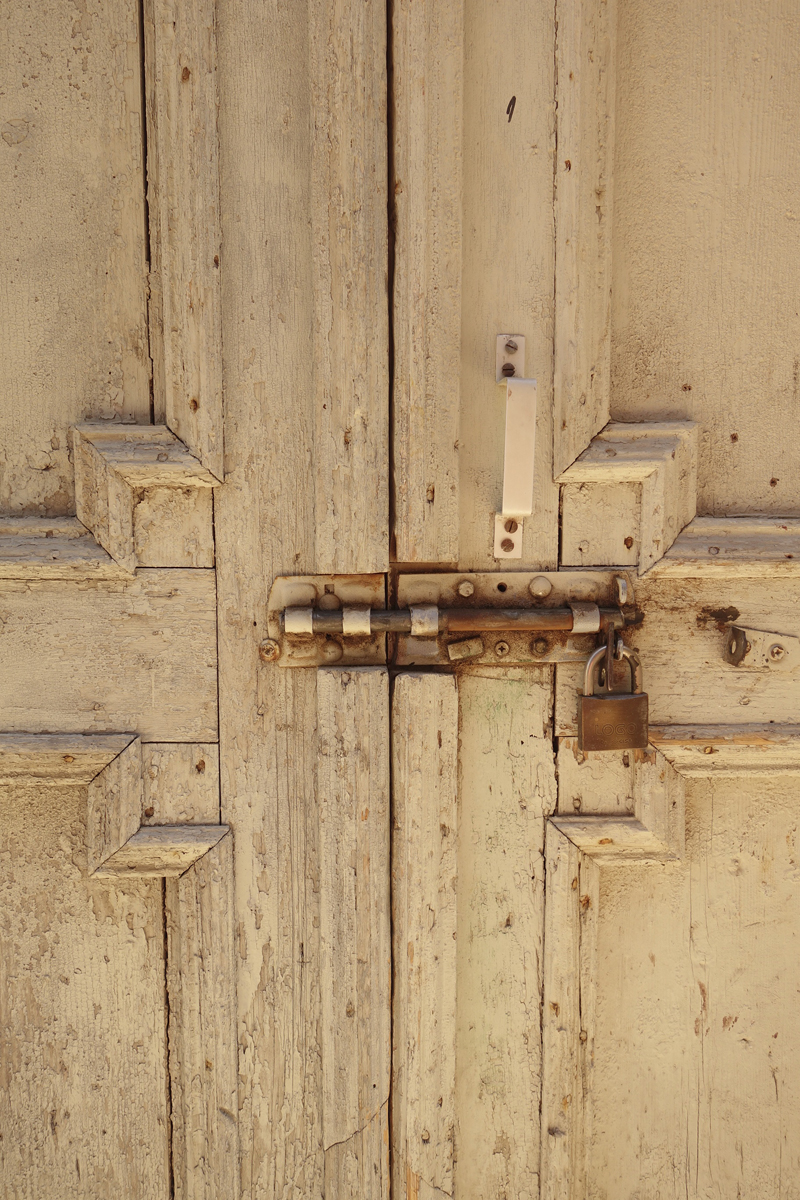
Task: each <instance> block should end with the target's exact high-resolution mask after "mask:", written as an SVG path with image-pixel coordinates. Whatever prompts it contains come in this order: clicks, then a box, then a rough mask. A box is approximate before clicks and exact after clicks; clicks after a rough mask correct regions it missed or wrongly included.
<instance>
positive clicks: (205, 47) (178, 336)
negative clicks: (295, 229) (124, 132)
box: [143, 0, 224, 565]
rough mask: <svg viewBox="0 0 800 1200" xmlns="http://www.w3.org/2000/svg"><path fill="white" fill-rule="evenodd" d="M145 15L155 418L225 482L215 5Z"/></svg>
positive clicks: (183, 3)
mask: <svg viewBox="0 0 800 1200" xmlns="http://www.w3.org/2000/svg"><path fill="white" fill-rule="evenodd" d="M143 8H144V35H145V59H144V64H145V69H144V76H145V95H146V106H147V204H148V216H149V222H150V225H149V228H150V253H151V263H150V336H151V341H152V345H153V392H154V396H153V399H154V407H155V419H156V421H165V422H166V424H167V425H168V426H169V428H170V429H171V430H172V431H173V432H174V433H176V434H177V435H178V437H179V438H181V439H182V440H183V441H184V442H185V443H186V445H187V446H188V447H189V449H190V450H191V451H192V453H193V454H196V455H197V457H198V458H199V459H200V461H201V462H202V463H203V464H204V465H205V466H206V467H208V468H209V470H211V471H212V472H213V473H214V475H215V476H216V477H217V478H218V479H222V476H223V468H224V463H223V445H222V434H223V430H222V318H221V313H220V254H221V253H222V250H221V240H222V236H221V229H220V214H219V144H218V136H217V111H218V96H217V55H216V18H215V5H214V3H213V0H143ZM153 565H155V564H153Z"/></svg>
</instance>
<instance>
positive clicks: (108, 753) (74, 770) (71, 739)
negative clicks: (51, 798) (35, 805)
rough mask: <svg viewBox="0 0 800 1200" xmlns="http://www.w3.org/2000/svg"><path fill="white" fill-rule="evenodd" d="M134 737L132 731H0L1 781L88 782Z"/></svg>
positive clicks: (56, 784) (38, 784)
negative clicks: (99, 732) (28, 732)
mask: <svg viewBox="0 0 800 1200" xmlns="http://www.w3.org/2000/svg"><path fill="white" fill-rule="evenodd" d="M132 741H133V735H132V734H129V733H106V734H76V733H72V734H60V733H39V734H26V733H0V784H9V783H13V782H21V783H24V782H25V781H26V780H28V781H30V782H31V783H33V782H34V781H35V786H36V787H49V786H53V787H60V788H63V787H64V786H65V785H66V784H78V785H82V786H86V784H88V783H90V782H91V780H92V779H94V777H95V775H99V774H100V772H101V771H102V770H103V768H104V767H106V766H108V764H109V763H110V762H111V761H112V760H113V759H115V758H116V757H117V755H118V754H120V753H121V752H122V751H123V750H124V749H125V747H126V746H128V745H129V744H130V743H131V742H132Z"/></svg>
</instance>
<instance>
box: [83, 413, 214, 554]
mask: <svg viewBox="0 0 800 1200" xmlns="http://www.w3.org/2000/svg"><path fill="white" fill-rule="evenodd" d="M71 433H72V449H73V457H74V460H75V495H76V503H77V512H78V519H79V520H80V521H81V522H82V523H83V524H84V525H85V526H86V527H87V529H90V530H91V532H92V533H93V534H94V536H95V538H96V540H97V542H98V544H99V545H101V546H102V547H103V549H104V550H106V551H108V553H109V554H110V555H111V557H112V558H113V559H114V561H115V562H117V563H118V564H119V565H120V566H121V567H122V568H123V569H124V570H126V571H129V572H133V571H135V569H136V568H137V567H213V566H214V528H213V509H212V491H211V489H212V488H214V487H216V485H217V484H218V482H219V480H217V479H216V478H215V476H214V475H212V474H211V472H210V471H208V470H207V469H206V468H205V467H204V466H202V464H201V463H200V462H199V461H198V459H197V458H195V456H194V455H193V454H190V453H189V451H188V450H187V448H186V446H185V445H184V444H183V442H182V441H180V440H179V439H178V438H177V437H176V436H175V434H174V433H172V432H170V430H169V429H167V427H166V426H165V425H112V424H111V423H110V422H105V423H103V424H96V425H81V426H77V427H76V428H74V429H73V430H72V431H71Z"/></svg>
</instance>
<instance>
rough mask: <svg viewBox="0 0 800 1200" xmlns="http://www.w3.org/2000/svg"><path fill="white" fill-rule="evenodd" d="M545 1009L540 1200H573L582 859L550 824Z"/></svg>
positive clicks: (578, 1128) (578, 1110)
mask: <svg viewBox="0 0 800 1200" xmlns="http://www.w3.org/2000/svg"><path fill="white" fill-rule="evenodd" d="M545 850H546V855H547V866H546V872H547V874H546V899H547V903H546V908H545V924H544V979H543V986H544V992H543V997H544V998H543V1007H542V1084H541V1088H542V1102H541V1191H540V1195H541V1197H542V1200H572V1198H573V1196H574V1194H575V1193H574V1192H573V1188H572V1185H573V1182H574V1177H575V1170H576V1166H577V1163H578V1161H579V1155H580V1150H581V1138H582V1135H583V1127H582V1119H581V1118H582V1109H583V1105H582V1087H581V1072H580V1065H581V1042H580V1031H581V1009H580V1005H581V996H580V979H581V974H580V961H581V954H580V951H581V944H580V943H581V888H580V883H581V879H580V865H581V854H580V851H579V850H578V849H577V847H576V846H574V845H573V843H572V842H570V841H569V839H568V838H566V837H564V835H563V834H562V833H561V832H560V831H559V830H558V829H557V828H556V827H555V825H553V823H552V822H551V821H548V822H547V834H546V843H545Z"/></svg>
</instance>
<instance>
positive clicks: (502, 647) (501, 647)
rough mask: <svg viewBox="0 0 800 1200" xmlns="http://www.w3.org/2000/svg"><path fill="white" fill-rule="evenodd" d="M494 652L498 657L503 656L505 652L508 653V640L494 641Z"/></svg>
mask: <svg viewBox="0 0 800 1200" xmlns="http://www.w3.org/2000/svg"><path fill="white" fill-rule="evenodd" d="M494 652H495V654H496V655H497V657H498V658H505V656H506V655H507V654H510V652H511V647H510V646H509V644H508V642H495V647H494Z"/></svg>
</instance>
